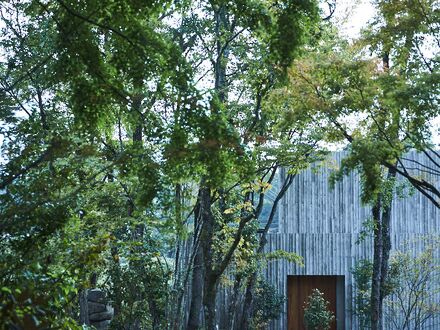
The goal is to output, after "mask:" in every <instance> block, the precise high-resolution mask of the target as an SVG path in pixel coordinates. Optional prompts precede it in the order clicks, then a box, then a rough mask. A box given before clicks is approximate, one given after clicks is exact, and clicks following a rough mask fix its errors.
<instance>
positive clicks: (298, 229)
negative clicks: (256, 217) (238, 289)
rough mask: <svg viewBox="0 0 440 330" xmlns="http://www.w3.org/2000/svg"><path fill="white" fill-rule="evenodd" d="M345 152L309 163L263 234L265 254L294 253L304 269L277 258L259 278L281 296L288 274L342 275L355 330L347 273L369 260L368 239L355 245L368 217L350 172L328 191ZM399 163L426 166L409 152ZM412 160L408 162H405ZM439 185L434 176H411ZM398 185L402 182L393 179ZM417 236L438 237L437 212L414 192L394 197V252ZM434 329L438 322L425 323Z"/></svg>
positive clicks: (278, 326) (281, 322)
mask: <svg viewBox="0 0 440 330" xmlns="http://www.w3.org/2000/svg"><path fill="white" fill-rule="evenodd" d="M344 156H345V153H342V152H340V153H335V154H333V155H332V156H331V157H330V160H329V161H328V162H325V163H323V164H321V165H319V164H315V165H314V166H312V167H311V168H310V169H308V170H306V171H304V172H302V173H301V174H299V175H298V176H297V177H296V178H295V180H294V183H293V184H292V186H291V187H290V189H289V190H288V192H287V193H286V196H285V198H284V199H283V200H282V202H281V203H280V206H279V210H278V212H279V225H278V229H277V231H272V232H271V233H270V234H269V235H268V243H267V245H266V251H273V250H277V249H282V250H286V251H291V252H296V253H298V254H299V255H301V256H303V258H304V267H300V266H298V265H295V264H292V263H288V262H286V261H283V260H278V261H272V262H269V263H268V264H267V267H266V268H265V269H264V270H263V274H264V276H265V277H266V278H267V280H269V282H271V283H272V284H274V285H275V286H276V288H277V289H278V291H279V292H282V293H283V294H284V295H286V296H287V292H286V288H287V276H288V275H344V276H345V295H346V297H345V299H346V300H345V308H346V312H345V328H346V329H357V322H356V319H355V317H354V316H353V314H352V309H353V277H352V275H351V273H350V269H351V268H352V267H354V265H355V264H356V262H357V261H359V260H361V259H372V256H373V244H372V237H366V239H365V240H364V241H362V242H360V243H359V244H357V241H358V238H359V233H360V232H361V231H362V229H363V225H362V224H363V222H364V221H366V220H367V219H369V218H370V216H371V214H370V208H369V207H365V206H364V205H362V203H361V200H360V195H361V184H360V181H359V175H358V174H356V173H351V174H350V175H348V176H346V177H344V179H343V180H342V181H341V182H338V183H336V185H335V187H334V189H331V188H330V185H329V175H330V172H331V171H332V169H331V168H332V167H333V168H334V167H335V166H338V164H340V161H341V159H342V158H343V157H344ZM406 158H408V159H410V160H409V161H406V162H405V164H406V165H407V166H408V167H410V168H412V167H416V165H417V164H416V163H414V162H413V161H417V162H419V163H421V164H424V165H427V166H430V164H429V162H430V161H429V159H428V158H427V157H426V156H424V155H423V154H419V153H416V152H411V153H409V154H407V155H406ZM411 160H413V161H411ZM414 173H417V174H418V175H420V176H423V177H424V178H426V179H427V180H429V181H431V182H433V183H434V184H435V185H436V186H437V187H438V186H440V181H439V178H438V177H435V176H433V175H430V174H427V173H424V172H414ZM398 180H399V183H404V182H406V181H405V180H404V179H402V178H398ZM423 235H440V212H439V210H438V209H437V208H435V206H433V205H432V203H431V202H430V201H429V200H428V199H427V198H425V197H424V196H422V195H421V194H420V193H418V192H414V194H413V195H412V196H408V197H405V198H403V199H402V198H397V197H396V198H395V199H394V200H393V204H392V217H391V240H392V249H393V250H395V249H397V248H399V247H402V245H403V244H404V243H405V242H406V241H408V240H414V239H416V238H417V237H421V236H423ZM423 250H424V244H423V242H422V241H419V242H417V243H415V244H413V245H412V252H414V253H415V254H417V253H420V252H422V251H423ZM434 323H435V324H437V325H438V328H439V329H440V321H439V320H434V321H433V323H432V324H431V325H430V326H431V328H432V329H435V325H434ZM269 328H270V329H273V330H282V329H286V328H287V304H286V305H285V307H284V311H283V313H282V314H281V316H280V318H279V319H278V320H275V321H273V322H272V323H271V324H270V326H269Z"/></svg>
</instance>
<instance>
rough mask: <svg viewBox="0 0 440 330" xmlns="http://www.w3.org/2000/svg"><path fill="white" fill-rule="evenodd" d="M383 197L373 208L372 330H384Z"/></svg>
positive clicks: (379, 198) (378, 199)
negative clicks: (381, 316) (382, 281)
mask: <svg viewBox="0 0 440 330" xmlns="http://www.w3.org/2000/svg"><path fill="white" fill-rule="evenodd" d="M381 199H382V197H381V196H379V197H378V198H377V201H376V204H375V205H374V207H373V212H372V213H373V221H374V255H373V277H372V281H371V329H372V330H380V329H382V327H381V323H380V315H381V312H382V311H381V303H380V284H381V271H382V251H383V240H382V218H381V210H382V203H381Z"/></svg>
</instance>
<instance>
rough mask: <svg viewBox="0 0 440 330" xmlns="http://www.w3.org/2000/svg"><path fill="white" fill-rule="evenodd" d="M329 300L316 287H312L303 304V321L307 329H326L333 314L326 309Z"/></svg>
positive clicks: (333, 317)
mask: <svg viewBox="0 0 440 330" xmlns="http://www.w3.org/2000/svg"><path fill="white" fill-rule="evenodd" d="M328 305H329V302H328V301H326V300H325V299H324V294H323V293H322V292H321V291H319V290H318V289H313V291H312V294H311V295H310V296H309V298H308V300H307V302H306V304H305V306H304V323H305V325H306V327H307V329H309V330H328V329H330V323H331V322H332V321H333V320H334V319H335V316H334V315H333V313H332V312H331V311H329V310H328Z"/></svg>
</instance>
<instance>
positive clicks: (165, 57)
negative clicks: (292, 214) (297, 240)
mask: <svg viewBox="0 0 440 330" xmlns="http://www.w3.org/2000/svg"><path fill="white" fill-rule="evenodd" d="M327 4H328V5H329V6H330V8H333V7H332V6H333V5H332V2H331V1H330V2H328V3H327V2H325V1H324V2H322V3H321V6H320V3H318V1H316V0H307V1H304V0H284V1H275V0H273V1H272V0H270V1H263V0H240V1H225V0H209V1H204V0H198V1H187V0H183V1H171V0H170V1H155V0H152V1H146V2H143V1H137V0H122V1H119V0H118V1H115V0H104V1H96V0H86V1H73V0H46V1H39V0H26V1H16V0H14V1H4V2H1V3H0V15H1V17H0V20H1V24H0V29H1V31H2V33H1V34H0V142H1V147H0V150H1V154H0V251H2V253H1V255H0V288H1V291H0V324H1V325H0V327H1V328H5V329H6V328H14V327H15V328H24V329H37V328H48V327H53V328H64V329H75V328H80V326H81V325H80V324H79V322H78V320H79V319H78V315H79V311H78V308H79V307H78V297H79V296H80V295H81V293H82V292H84V290H85V289H87V288H90V287H100V288H102V289H104V290H105V291H106V292H107V293H108V296H109V298H110V299H111V301H112V305H113V307H114V309H115V317H114V319H113V322H112V327H113V328H115V329H124V328H128V329H129V328H132V327H140V328H145V329H150V328H151V329H166V328H169V329H179V328H188V329H199V328H201V327H202V326H204V327H205V328H206V329H214V328H215V327H216V326H217V325H216V322H217V321H216V316H215V313H216V306H215V305H216V299H217V293H218V292H219V291H220V288H221V287H228V288H229V289H230V291H231V296H230V297H231V301H230V306H229V310H228V313H229V320H230V321H229V322H230V323H229V324H228V326H229V327H230V328H231V329H233V328H235V329H250V328H252V326H254V325H255V323H258V324H264V323H266V322H267V321H268V320H269V319H273V318H276V314H277V312H278V311H279V310H280V306H281V304H282V301H283V300H282V298H281V296H280V295H279V294H278V293H276V292H275V291H274V289H273V287H272V286H270V285H268V284H266V283H264V282H261V281H260V280H259V272H260V271H261V269H263V267H264V265H265V263H266V262H268V261H269V260H272V259H278V258H284V259H286V260H288V261H290V262H295V263H298V264H301V262H302V259H301V258H300V257H299V256H297V255H296V254H295V253H292V252H286V251H272V252H271V253H267V254H265V253H264V247H265V244H266V235H267V233H268V231H269V229H270V227H271V225H272V224H273V222H274V219H275V218H276V214H277V208H278V206H279V205H278V204H279V202H280V200H281V198H282V197H283V196H284V194H285V193H286V191H287V189H288V188H289V186H290V185H291V184H292V182H293V180H294V178H295V176H296V175H297V173H299V172H301V171H302V170H303V169H305V168H307V167H308V166H309V164H310V163H312V162H314V161H317V160H322V159H323V158H324V157H325V155H326V153H327V150H326V148H327V147H328V146H329V144H331V143H346V144H348V149H349V151H350V154H349V157H348V158H347V159H345V160H344V161H343V163H342V167H341V168H340V171H338V172H337V173H336V174H335V180H336V179H339V178H341V177H342V175H344V174H347V173H348V172H349V171H352V170H359V171H360V172H361V174H362V178H363V186H364V190H363V196H362V197H363V200H364V202H365V203H371V204H374V203H376V202H377V201H381V202H383V204H384V205H389V204H390V200H391V198H392V195H393V194H392V192H393V191H394V190H393V189H394V180H393V178H392V177H391V178H390V177H387V175H386V174H385V171H384V169H385V168H386V169H388V170H393V171H395V172H397V173H399V174H400V175H402V176H403V177H405V178H407V179H408V182H409V184H411V185H412V186H413V187H414V189H417V190H418V191H419V192H421V193H422V194H424V195H425V196H426V197H427V198H429V199H430V200H431V202H432V203H434V204H435V205H437V206H439V204H438V203H439V202H438V199H436V198H438V197H440V193H439V191H438V188H437V187H435V186H434V185H432V184H431V183H430V182H428V181H426V180H425V179H424V178H420V177H418V176H417V175H416V174H414V173H413V172H411V171H410V170H409V169H406V168H405V167H404V166H403V163H402V162H401V161H400V157H401V156H402V155H403V153H404V152H405V151H407V150H409V149H411V148H415V149H417V150H419V151H421V152H427V151H428V150H431V149H432V150H433V144H432V141H431V131H430V130H429V126H430V123H431V122H432V120H433V119H434V118H436V117H438V115H439V110H438V109H439V108H438V95H439V94H438V91H439V74H438V65H439V61H438V45H439V44H438V32H439V31H438V30H439V8H438V6H437V5H436V4H435V3H434V1H431V0H423V1H420V6H419V5H417V6H416V5H415V4H414V3H413V2H411V1H404V2H402V1H376V2H375V4H376V5H377V8H378V15H377V17H376V18H375V20H374V21H373V22H372V23H371V25H370V26H369V27H368V29H367V30H365V32H364V34H363V37H362V38H361V40H359V41H358V42H357V43H355V44H350V43H348V42H347V41H345V40H343V39H342V38H341V37H339V35H338V32H337V31H336V28H335V26H334V25H333V24H332V23H331V22H330V21H329V20H328V19H329V17H326V18H325V17H324V16H326V14H325V13H324V12H323V9H322V8H324V7H325V5H327ZM367 52H370V54H369V56H367ZM385 55H386V56H385ZM377 57H379V58H381V59H382V60H381V61H379V60H377ZM384 58H385V59H386V60H384ZM380 63H382V64H380ZM385 64H387V65H385ZM385 66H386V67H385ZM350 118H351V119H353V118H355V119H356V118H358V119H359V120H356V121H355V124H354V126H353V125H352V126H350V124H349V122H348V121H347V119H350ZM433 152H435V151H433ZM436 155H437V154H436ZM433 164H434V165H433V167H434V171H438V161H437V162H436V161H435V160H433ZM435 166H437V170H436V169H435ZM48 293H50V294H48ZM268 296H269V297H270V298H271V299H267V297H268ZM238 302H242V304H241V305H240V306H239V304H238ZM188 314H189V316H188ZM202 314H203V315H204V316H203V317H201V315H202ZM202 320H203V322H204V324H202V323H203V322H202Z"/></svg>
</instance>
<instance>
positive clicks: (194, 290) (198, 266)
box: [187, 192, 205, 330]
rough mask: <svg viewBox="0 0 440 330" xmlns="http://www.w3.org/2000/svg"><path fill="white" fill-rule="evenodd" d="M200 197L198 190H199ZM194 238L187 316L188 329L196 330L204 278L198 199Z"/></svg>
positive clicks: (198, 326) (198, 324) (200, 217)
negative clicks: (189, 303)
mask: <svg viewBox="0 0 440 330" xmlns="http://www.w3.org/2000/svg"><path fill="white" fill-rule="evenodd" d="M199 198H200V192H199ZM194 218H195V221H194V228H195V230H194V239H193V249H195V255H194V261H193V269H192V279H191V305H190V309H189V317H188V325H187V329H188V330H197V329H199V328H200V311H201V309H202V305H203V284H204V281H203V278H204V273H205V272H204V268H203V250H202V247H201V246H200V243H199V238H198V230H197V228H198V227H200V226H202V225H203V223H202V215H201V205H200V200H198V201H197V205H196V208H195V210H194Z"/></svg>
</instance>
